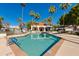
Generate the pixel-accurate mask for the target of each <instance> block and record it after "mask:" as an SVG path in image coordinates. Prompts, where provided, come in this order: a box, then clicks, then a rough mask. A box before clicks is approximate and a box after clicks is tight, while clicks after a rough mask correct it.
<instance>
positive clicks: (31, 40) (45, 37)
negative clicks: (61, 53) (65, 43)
mask: <svg viewBox="0 0 79 59" xmlns="http://www.w3.org/2000/svg"><path fill="white" fill-rule="evenodd" d="M16 39H18V45H17V46H18V47H19V48H20V49H22V50H23V51H24V52H25V53H26V54H28V55H29V56H42V55H44V54H45V53H46V52H47V51H48V50H49V49H50V48H51V47H52V46H53V45H55V44H56V43H57V42H58V41H59V40H60V38H58V37H56V36H54V35H51V34H47V33H42V34H39V33H35V34H28V35H26V36H23V37H17V38H16Z"/></svg>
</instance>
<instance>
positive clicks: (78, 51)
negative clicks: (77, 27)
mask: <svg viewBox="0 0 79 59" xmlns="http://www.w3.org/2000/svg"><path fill="white" fill-rule="evenodd" d="M26 34H27V33H26ZM26 34H20V35H11V36H7V38H5V37H4V38H0V43H1V42H2V43H4V42H6V41H7V40H8V38H10V37H17V36H24V35H26ZM51 34H53V35H55V36H58V37H61V38H63V39H61V40H60V41H59V42H58V43H56V44H55V45H54V46H53V47H51V49H49V50H48V51H47V52H46V53H45V54H44V56H79V36H76V35H71V34H65V33H64V34H55V33H51ZM6 39H7V40H6ZM14 55H15V56H27V55H28V54H25V53H24V52H23V51H22V50H21V49H20V48H19V47H17V46H16V45H15V44H13V45H11V46H4V45H1V44H0V56H14Z"/></svg>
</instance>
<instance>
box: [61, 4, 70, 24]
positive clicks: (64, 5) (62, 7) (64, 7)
mask: <svg viewBox="0 0 79 59" xmlns="http://www.w3.org/2000/svg"><path fill="white" fill-rule="evenodd" d="M69 6H71V4H70V3H62V4H60V7H61V9H62V10H64V16H63V25H65V24H64V17H65V10H66V9H68V7H69Z"/></svg>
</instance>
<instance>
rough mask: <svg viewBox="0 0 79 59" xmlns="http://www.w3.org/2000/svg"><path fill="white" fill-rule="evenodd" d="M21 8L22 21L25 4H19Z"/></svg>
mask: <svg viewBox="0 0 79 59" xmlns="http://www.w3.org/2000/svg"><path fill="white" fill-rule="evenodd" d="M21 6H22V20H23V16H24V7H25V6H26V3H21Z"/></svg>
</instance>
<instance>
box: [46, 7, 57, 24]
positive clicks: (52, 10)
mask: <svg viewBox="0 0 79 59" xmlns="http://www.w3.org/2000/svg"><path fill="white" fill-rule="evenodd" d="M55 11H56V8H55V6H50V8H49V13H50V16H49V17H48V18H47V19H48V20H47V21H48V23H50V22H52V14H53V13H54V12H55ZM49 21H50V22H49ZM51 24H52V23H51Z"/></svg>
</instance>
